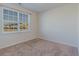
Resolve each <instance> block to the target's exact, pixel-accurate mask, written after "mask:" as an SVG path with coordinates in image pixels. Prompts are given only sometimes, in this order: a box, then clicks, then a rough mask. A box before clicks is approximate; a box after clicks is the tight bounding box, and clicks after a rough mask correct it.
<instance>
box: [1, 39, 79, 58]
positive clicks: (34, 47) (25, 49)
mask: <svg viewBox="0 0 79 59" xmlns="http://www.w3.org/2000/svg"><path fill="white" fill-rule="evenodd" d="M0 55H1V56H77V55H78V50H77V48H75V47H71V46H67V45H63V44H58V43H54V42H50V41H46V40H42V39H34V40H30V41H28V42H24V43H20V44H17V45H14V46H11V47H8V48H4V49H1V50H0Z"/></svg>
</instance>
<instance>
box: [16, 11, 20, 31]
mask: <svg viewBox="0 0 79 59" xmlns="http://www.w3.org/2000/svg"><path fill="white" fill-rule="evenodd" d="M17 23H18V32H20V20H19V12H18V22H17Z"/></svg>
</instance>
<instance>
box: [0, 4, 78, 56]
mask: <svg viewBox="0 0 79 59" xmlns="http://www.w3.org/2000/svg"><path fill="white" fill-rule="evenodd" d="M78 16H79V4H78V3H0V56H78V55H79V24H78V23H79V17H78Z"/></svg>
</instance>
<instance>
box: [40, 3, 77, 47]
mask: <svg viewBox="0 0 79 59" xmlns="http://www.w3.org/2000/svg"><path fill="white" fill-rule="evenodd" d="M77 13H78V7H77V4H68V5H65V6H62V7H59V8H55V9H52V10H49V11H47V12H44V13H40V15H39V18H40V19H39V37H40V38H43V39H46V40H49V41H55V42H59V43H64V44H67V45H71V46H76V47H77V46H78V37H77V35H78V34H77V16H78V15H77Z"/></svg>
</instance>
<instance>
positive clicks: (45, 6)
mask: <svg viewBox="0 0 79 59" xmlns="http://www.w3.org/2000/svg"><path fill="white" fill-rule="evenodd" d="M65 4H66V3H65ZM65 4H64V3H19V5H21V6H22V7H25V8H28V9H30V10H32V11H35V12H43V11H47V10H49V9H53V8H57V7H60V6H63V5H65Z"/></svg>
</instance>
